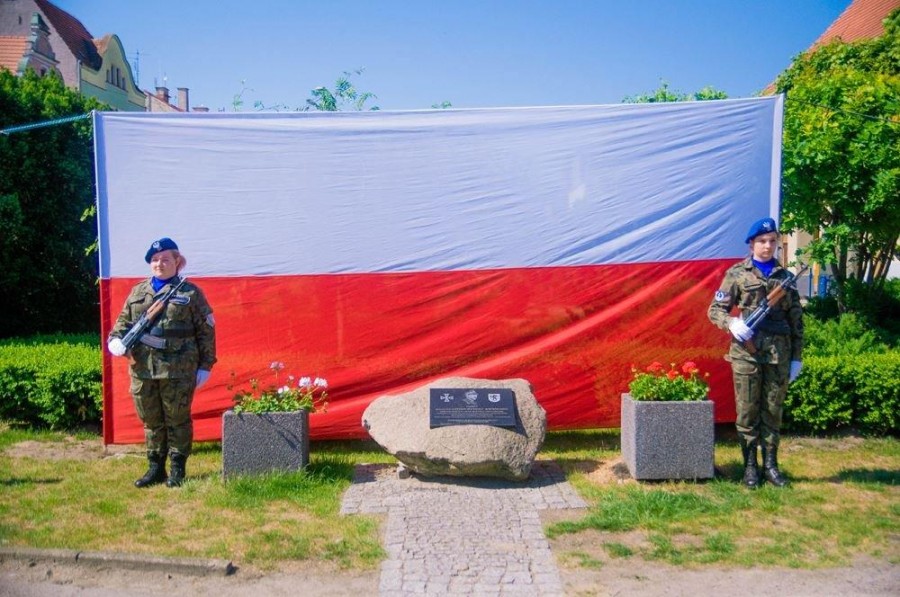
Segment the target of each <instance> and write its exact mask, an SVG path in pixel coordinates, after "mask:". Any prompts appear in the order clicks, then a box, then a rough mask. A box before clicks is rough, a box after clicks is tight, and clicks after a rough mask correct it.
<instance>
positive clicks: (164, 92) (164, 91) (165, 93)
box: [156, 87, 169, 104]
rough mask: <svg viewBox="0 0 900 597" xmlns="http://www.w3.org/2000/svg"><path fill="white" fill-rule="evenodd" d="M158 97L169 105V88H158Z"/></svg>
mask: <svg viewBox="0 0 900 597" xmlns="http://www.w3.org/2000/svg"><path fill="white" fill-rule="evenodd" d="M156 97H157V98H158V99H159V100H160V101H162V102H165V103H167V104H168V103H169V88H168V87H157V88H156Z"/></svg>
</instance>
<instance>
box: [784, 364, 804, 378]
mask: <svg viewBox="0 0 900 597" xmlns="http://www.w3.org/2000/svg"><path fill="white" fill-rule="evenodd" d="M801 369H803V363H802V362H801V361H791V372H790V374H789V375H788V382H789V383H790V382H793V381H794V380H795V379H797V377H799V376H800V370H801Z"/></svg>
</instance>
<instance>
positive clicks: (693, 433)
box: [622, 394, 715, 480]
mask: <svg viewBox="0 0 900 597" xmlns="http://www.w3.org/2000/svg"><path fill="white" fill-rule="evenodd" d="M714 448H715V427H714V419H713V402H712V401H711V400H699V401H693V402H653V401H643V400H632V398H631V395H630V394H622V458H623V460H625V464H626V466H627V467H628V472H630V473H631V476H632V477H634V478H635V479H647V480H650V479H711V478H712V477H713V475H714V471H713V466H714V459H715V454H714Z"/></svg>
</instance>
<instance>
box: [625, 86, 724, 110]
mask: <svg viewBox="0 0 900 597" xmlns="http://www.w3.org/2000/svg"><path fill="white" fill-rule="evenodd" d="M717 99H728V94H727V93H725V92H724V91H719V90H718V89H716V88H714V87H710V86H709V85H707V86H706V87H704V88H703V89H701V90H700V91H695V92H694V93H681V92H680V91H673V90H671V89H669V83H668V82H667V81H660V84H659V88H657V89H656V91H651V92H650V93H642V94H640V95H631V96H628V97H626V98H625V99H623V100H622V102H623V103H626V104H655V103H660V102H689V101H703V100H717Z"/></svg>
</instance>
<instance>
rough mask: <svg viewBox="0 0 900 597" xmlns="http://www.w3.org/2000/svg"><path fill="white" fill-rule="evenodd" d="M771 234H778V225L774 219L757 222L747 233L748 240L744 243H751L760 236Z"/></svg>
mask: <svg viewBox="0 0 900 597" xmlns="http://www.w3.org/2000/svg"><path fill="white" fill-rule="evenodd" d="M769 232H778V225H777V224H776V223H775V220H773V219H772V218H763V219H761V220H757V221H755V222H753V224H752V225H751V226H750V230H748V231H747V240H745V241H744V242H745V243H749V242H750V241H751V240H753V239H754V238H756V237H757V236H759V235H760V234H768V233H769Z"/></svg>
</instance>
